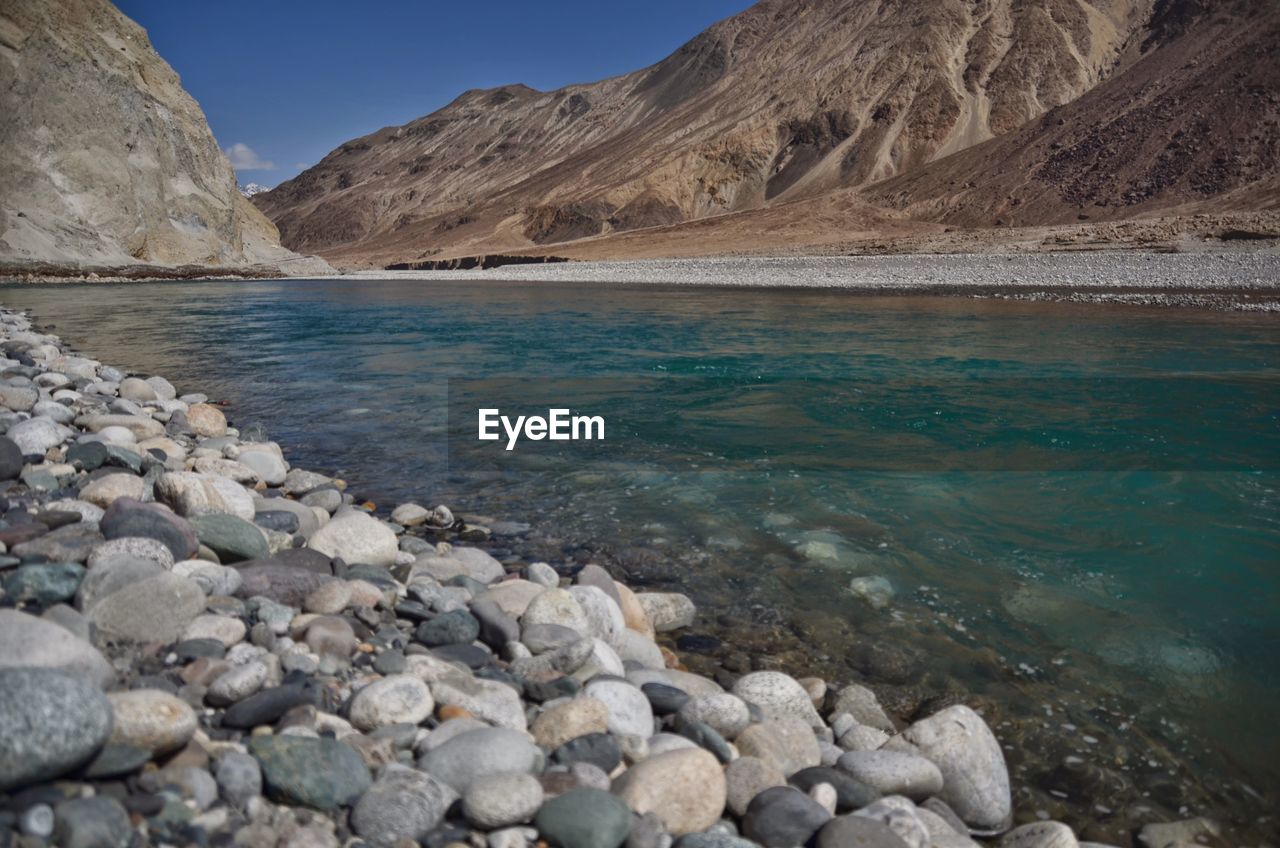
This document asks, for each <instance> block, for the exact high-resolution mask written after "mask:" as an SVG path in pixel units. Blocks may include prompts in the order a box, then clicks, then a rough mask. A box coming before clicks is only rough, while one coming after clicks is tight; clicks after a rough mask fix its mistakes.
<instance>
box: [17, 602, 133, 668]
mask: <svg viewBox="0 0 1280 848" xmlns="http://www.w3.org/2000/svg"><path fill="white" fill-rule="evenodd" d="M15 666H28V667H37V668H50V669H60V670H62V671H68V672H72V673H73V674H75V675H77V676H83V677H85V678H86V679H88V680H90V681H92V682H93V683H94V684H95V685H96V686H98V687H99V688H105V687H107V686H109V685H111V683H112V682H113V681H114V680H115V672H114V671H113V670H112V668H111V665H110V664H109V663H108V662H107V661H106V659H105V658H104V657H103V656H102V654H101V653H100V652H99V651H98V649H97V648H95V647H93V645H91V644H89V643H88V642H86V641H85V640H83V639H80V638H78V637H76V636H75V635H73V634H72V633H70V632H68V631H67V630H66V629H64V628H62V627H60V626H58V625H57V624H54V623H53V622H51V621H46V620H44V619H41V618H36V617H35V616H33V615H28V614H27V613H24V612H19V611H17V610H12V609H0V669H5V668H11V667H15Z"/></svg>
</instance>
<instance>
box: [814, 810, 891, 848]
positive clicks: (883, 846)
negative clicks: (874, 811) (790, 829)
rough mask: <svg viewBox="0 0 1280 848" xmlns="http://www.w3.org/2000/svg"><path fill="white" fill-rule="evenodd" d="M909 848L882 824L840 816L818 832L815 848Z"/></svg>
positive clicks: (873, 820)
mask: <svg viewBox="0 0 1280 848" xmlns="http://www.w3.org/2000/svg"><path fill="white" fill-rule="evenodd" d="M850 846H857V848H910V846H908V845H907V843H906V842H905V841H903V839H902V837H901V836H899V835H898V834H896V833H894V832H893V829H892V828H890V827H889V826H888V825H886V824H884V823H883V822H878V821H876V820H875V819H869V818H867V817H865V816H841V817H839V818H836V819H832V820H831V821H829V822H827V823H826V824H825V825H823V826H822V829H821V830H819V831H818V837H817V842H816V846H815V848H850Z"/></svg>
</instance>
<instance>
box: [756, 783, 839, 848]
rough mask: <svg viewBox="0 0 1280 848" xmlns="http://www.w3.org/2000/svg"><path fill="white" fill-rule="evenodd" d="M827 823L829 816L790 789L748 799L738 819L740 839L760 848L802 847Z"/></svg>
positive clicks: (767, 790)
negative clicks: (740, 819)
mask: <svg viewBox="0 0 1280 848" xmlns="http://www.w3.org/2000/svg"><path fill="white" fill-rule="evenodd" d="M830 820H831V814H830V813H828V812H827V811H826V810H824V809H823V808H822V805H821V804H819V803H818V802H817V801H814V800H813V799H812V798H810V797H809V796H808V795H805V794H804V793H803V792H801V791H799V790H798V789H794V788H792V787H790V786H778V787H774V788H772V789H766V790H764V791H763V792H761V793H760V794H759V795H757V796H756V797H755V798H754V799H752V801H751V803H750V805H748V807H747V812H746V815H744V816H743V817H742V835H743V836H745V837H747V838H748V839H750V840H752V841H753V842H758V843H759V844H761V845H763V846H764V848H793V846H796V845H805V844H807V843H808V842H809V840H810V838H812V837H813V835H814V834H815V833H817V832H818V830H819V829H820V828H821V827H822V826H823V825H825V824H826V823H827V822H828V821H830Z"/></svg>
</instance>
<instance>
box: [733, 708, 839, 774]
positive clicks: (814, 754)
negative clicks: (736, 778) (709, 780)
mask: <svg viewBox="0 0 1280 848" xmlns="http://www.w3.org/2000/svg"><path fill="white" fill-rule="evenodd" d="M734 744H735V745H737V747H738V753H739V754H741V755H742V756H744V757H759V758H760V759H762V760H764V761H765V762H768V763H770V764H772V765H773V766H774V767H776V768H777V769H778V770H779V771H781V772H782V773H783V774H784V775H788V776H790V775H792V774H795V773H796V772H798V771H800V769H803V768H809V767H810V766H816V765H818V764H819V763H820V762H822V749H821V748H819V747H818V740H817V738H816V737H814V735H813V729H812V728H811V727H809V725H807V724H806V723H805V722H804V721H802V720H801V719H798V718H791V719H784V720H780V721H766V722H761V723H760V724H753V725H751V726H750V727H748V728H747V729H746V730H744V731H742V732H741V733H739V734H738V738H737V739H736V740H734Z"/></svg>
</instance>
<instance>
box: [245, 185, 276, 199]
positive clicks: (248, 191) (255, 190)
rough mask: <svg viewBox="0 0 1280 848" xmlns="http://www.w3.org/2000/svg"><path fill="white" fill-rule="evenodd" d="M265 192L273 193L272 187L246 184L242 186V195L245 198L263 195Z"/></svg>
mask: <svg viewBox="0 0 1280 848" xmlns="http://www.w3.org/2000/svg"><path fill="white" fill-rule="evenodd" d="M264 191H271V187H270V186H264V185H259V184H258V183H245V184H244V185H242V186H240V193H241V194H242V195H244V196H245V197H253V196H254V195H256V194H262V193H263V192H264Z"/></svg>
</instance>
